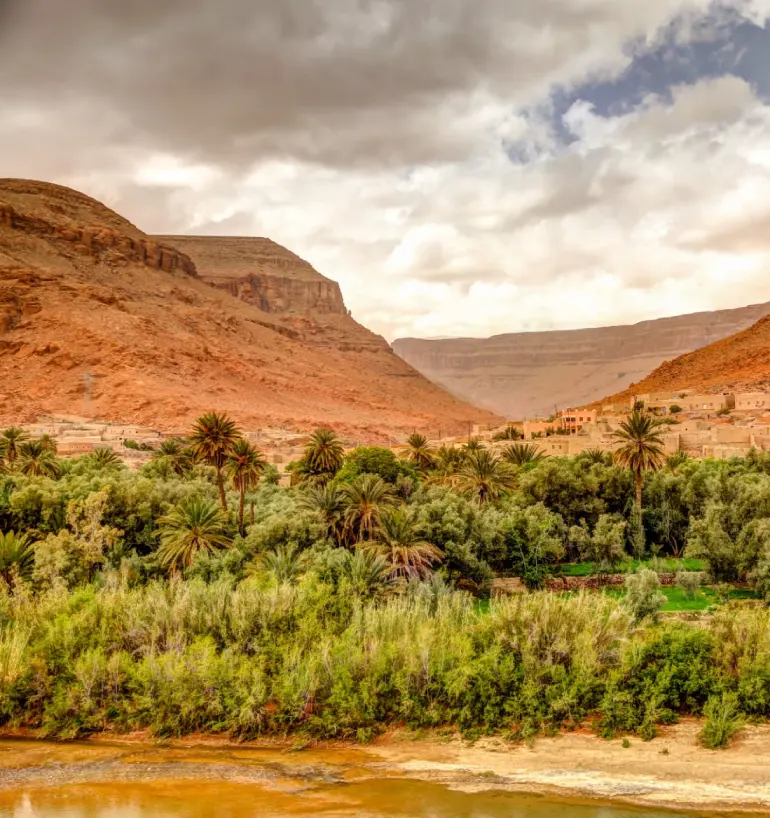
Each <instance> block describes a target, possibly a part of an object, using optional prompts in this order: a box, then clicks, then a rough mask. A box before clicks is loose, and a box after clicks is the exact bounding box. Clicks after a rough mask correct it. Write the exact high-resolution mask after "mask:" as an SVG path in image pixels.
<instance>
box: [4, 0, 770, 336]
mask: <svg viewBox="0 0 770 818" xmlns="http://www.w3.org/2000/svg"><path fill="white" fill-rule="evenodd" d="M0 110H1V111H2V115H1V116H0V176H14V177H26V178H34V179H43V180H47V181H52V182H58V183H60V184H66V185H70V186H72V187H75V188H77V189H79V190H82V191H84V192H86V193H88V194H90V195H92V196H95V197H96V198H98V199H100V200H102V201H104V202H105V203H106V204H108V205H110V206H111V207H113V208H114V209H115V210H117V211H118V212H120V213H121V214H122V215H124V216H126V217H127V218H129V219H130V220H131V221H133V222H134V223H135V224H136V225H137V226H138V227H140V228H141V229H143V230H145V231H146V232H148V233H196V234H205V235H254V236H268V237H270V238H272V239H273V240H275V241H277V242H279V243H281V244H284V245H285V246H287V247H289V248H290V249H291V250H293V251H294V252H296V253H298V254H299V255H301V256H303V257H304V258H306V259H307V260H308V261H310V262H311V263H312V264H313V265H314V266H315V267H316V268H317V269H318V270H319V272H321V273H323V274H324V275H327V276H328V277H330V278H333V279H335V280H337V281H339V282H340V284H341V286H342V290H343V294H344V296H345V300H346V302H347V305H348V307H350V308H351V310H352V312H353V315H354V317H355V318H357V319H358V320H359V321H361V322H362V323H364V324H365V325H366V326H368V327H369V328H371V329H373V330H374V331H376V332H378V333H380V334H382V335H384V336H385V337H386V338H387V339H388V340H393V339H394V338H398V337H406V336H410V337H421V338H432V337H456V336H475V337H487V336H489V335H494V334H499V333H504V332H521V331H529V330H546V329H570V328H578V327H590V326H606V325H610V324H619V323H631V322H635V321H639V320H645V319H649V318H657V317H662V316H668V315H677V314H680V313H687V312H695V311H699V310H707V309H719V308H726V307H739V306H744V305H746V304H749V303H758V302H763V301H770V275H768V273H769V272H770V0H726V1H725V2H716V3H715V2H704V1H703V0H644V1H643V2H641V0H216V2H213V1H212V0H163V2H158V1H157V0H67V1H66V2H64V1H63V0H18V1H17V0H0Z"/></svg>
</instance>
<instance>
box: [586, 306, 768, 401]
mask: <svg viewBox="0 0 770 818" xmlns="http://www.w3.org/2000/svg"><path fill="white" fill-rule="evenodd" d="M679 389H693V390H695V391H696V392H699V393H703V394H708V393H712V392H727V391H730V392H753V391H757V392H766V391H770V316H765V317H764V318H761V319H760V320H759V321H757V323H756V324H753V325H752V326H751V327H749V328H748V329H746V330H743V331H742V332H739V333H736V334H735V335H731V336H729V337H728V338H723V339H722V340H720V341H716V342H715V343H713V344H709V345H708V346H705V347H702V348H701V349H697V350H695V351H694V352H690V353H687V354H686V355H680V356H679V357H678V358H676V359H674V360H673V361H666V362H665V363H663V364H661V366H659V367H658V368H657V369H655V370H654V371H653V372H651V373H650V374H649V375H648V376H647V377H646V378H644V379H643V380H641V381H639V382H638V383H635V384H633V386H632V387H630V388H629V389H626V390H624V391H623V392H619V393H618V394H616V395H612V396H611V397H609V398H607V399H606V400H604V401H597V405H598V404H599V403H615V402H621V401H622V402H624V403H628V402H630V400H631V399H632V398H633V397H634V396H635V395H640V394H648V393H650V392H676V391H677V390H679Z"/></svg>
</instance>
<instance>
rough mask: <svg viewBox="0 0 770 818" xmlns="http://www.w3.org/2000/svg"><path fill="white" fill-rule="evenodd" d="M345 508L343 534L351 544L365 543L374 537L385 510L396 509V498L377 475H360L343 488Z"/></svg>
mask: <svg viewBox="0 0 770 818" xmlns="http://www.w3.org/2000/svg"><path fill="white" fill-rule="evenodd" d="M342 494H343V502H344V504H345V530H346V532H347V534H348V537H349V539H350V541H351V542H354V543H356V542H365V541H367V540H371V539H372V538H373V537H374V534H375V532H376V531H377V529H378V528H379V526H380V520H381V517H382V512H383V510H384V509H386V508H388V507H390V506H393V505H395V503H396V498H395V496H394V495H393V492H392V490H391V489H390V487H389V486H388V484H387V483H386V482H385V481H384V480H383V479H382V478H381V477H379V476H378V475H376V474H361V475H359V476H358V477H356V479H355V480H353V482H352V483H350V484H349V485H346V486H343V487H342Z"/></svg>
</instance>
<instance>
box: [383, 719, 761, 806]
mask: <svg viewBox="0 0 770 818" xmlns="http://www.w3.org/2000/svg"><path fill="white" fill-rule="evenodd" d="M699 730H700V725H699V724H697V723H695V722H689V723H683V724H680V725H677V726H675V727H671V728H667V729H665V730H664V731H662V734H661V736H660V737H658V738H656V739H654V740H653V741H650V742H643V741H641V739H637V738H630V739H629V744H630V746H628V747H623V743H622V740H615V741H605V740H603V739H600V738H597V737H596V736H594V735H589V734H581V733H570V734H565V735H561V736H558V737H555V738H541V739H538V740H537V741H536V742H535V743H534V744H533V745H532V746H531V747H528V746H526V745H516V746H511V745H509V744H507V743H505V742H502V741H496V740H491V739H490V740H484V741H480V742H477V743H476V744H475V745H473V746H468V745H467V744H464V743H463V742H461V741H457V740H453V741H451V742H449V743H447V744H440V743H437V742H436V741H419V742H405V741H403V740H402V741H396V742H388V743H385V744H383V745H380V746H375V747H373V748H371V751H372V752H373V753H375V754H377V755H379V757H380V758H381V759H382V760H383V762H386V763H387V764H388V765H393V766H394V767H396V768H398V769H400V770H401V771H403V773H404V774H406V775H410V776H416V777H419V778H424V779H426V780H434V781H442V782H444V783H446V784H448V785H449V786H452V787H458V788H463V789H467V790H478V789H490V788H494V789H499V788H502V789H507V790H519V791H524V792H538V793H543V794H551V795H557V796H560V797H566V798H580V799H585V798H590V799H601V800H612V801H622V802H626V803H630V804H635V805H640V806H656V807H669V808H675V809H684V808H690V809H698V810H727V811H751V812H770V726H762V727H748V728H746V729H745V730H744V731H743V732H742V734H741V735H740V737H738V738H737V739H736V740H735V742H734V744H733V745H732V746H731V747H730V748H729V749H727V750H705V749H703V748H702V747H700V746H699V745H698V743H697V734H698V731H699Z"/></svg>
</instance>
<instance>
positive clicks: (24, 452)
mask: <svg viewBox="0 0 770 818" xmlns="http://www.w3.org/2000/svg"><path fill="white" fill-rule="evenodd" d="M18 463H19V471H20V472H21V473H22V474H26V475H27V476H28V477H52V478H53V479H56V478H57V477H59V476H60V475H61V464H60V463H59V461H58V460H57V458H56V455H55V453H54V452H53V451H51V449H49V448H46V445H45V443H44V442H43V441H42V440H28V441H26V442H25V443H22V444H21V446H19V461H18Z"/></svg>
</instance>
